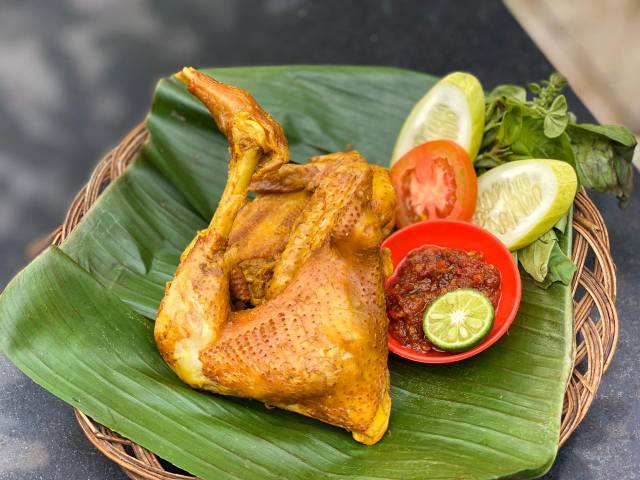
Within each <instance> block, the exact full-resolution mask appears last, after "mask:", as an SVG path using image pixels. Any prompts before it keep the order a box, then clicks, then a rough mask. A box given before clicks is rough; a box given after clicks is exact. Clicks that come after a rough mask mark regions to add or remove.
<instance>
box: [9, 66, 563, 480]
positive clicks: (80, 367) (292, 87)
mask: <svg viewBox="0 0 640 480" xmlns="http://www.w3.org/2000/svg"><path fill="white" fill-rule="evenodd" d="M209 73H211V74H213V75H215V76H216V77H218V78H219V79H221V80H222V81H225V82H229V83H233V84H236V85H239V86H241V87H244V88H246V89H248V90H249V91H251V92H252V93H253V94H254V96H255V97H256V99H257V100H258V101H259V102H260V103H262V105H263V106H264V107H265V108H266V109H267V110H268V111H269V112H270V113H271V114H272V115H273V116H274V118H276V119H277V120H278V121H280V122H281V123H282V124H283V126H284V128H285V131H286V133H287V136H288V139H289V142H290V147H291V152H292V158H293V159H294V160H296V161H300V162H302V161H305V159H306V158H307V157H308V156H309V155H314V154H318V153H323V152H327V151H334V150H342V149H345V148H347V147H353V148H357V149H358V150H360V151H361V152H362V153H364V154H365V156H367V158H368V159H369V160H370V161H372V162H375V163H380V164H383V165H384V164H386V163H387V161H388V158H389V156H390V153H391V149H392V147H393V143H394V140H395V137H396V135H397V132H398V130H399V129H400V126H401V124H402V122H403V119H404V118H405V116H406V115H407V113H408V112H409V110H410V109H411V106H412V105H413V104H414V103H415V101H416V100H418V99H419V98H420V97H421V96H422V95H423V94H424V92H425V91H426V90H427V89H428V88H429V87H430V86H431V85H432V84H433V83H434V81H435V79H434V77H431V76H427V75H424V74H421V73H417V72H410V71H405V70H397V69H388V68H375V67H326V66H322V67H321V66H315V67H308V66H297V67H260V68H233V69H217V70H212V71H210V72H209ZM147 126H148V128H149V131H150V132H151V137H150V140H149V141H148V143H147V144H146V145H145V147H144V149H143V151H142V152H141V154H140V155H139V157H138V158H137V159H136V161H135V163H134V164H133V165H132V166H131V167H130V168H129V169H128V170H127V171H126V172H125V173H124V174H123V175H122V176H121V177H120V178H119V179H118V180H117V181H115V182H114V183H113V184H112V185H111V186H110V187H108V188H107V190H106V191H105V192H104V193H103V195H102V196H101V197H100V199H99V200H98V202H97V203H96V204H95V205H94V207H93V208H92V209H91V211H90V212H89V213H88V214H87V216H86V217H85V218H84V220H83V221H82V222H81V224H80V225H79V226H78V227H77V229H76V230H75V232H74V233H73V234H72V235H71V236H70V237H69V238H68V239H67V241H66V242H65V243H64V244H63V245H62V246H61V248H60V249H58V248H50V249H49V250H47V251H45V252H44V253H43V254H41V255H40V256H39V257H38V258H37V259H36V260H34V261H33V262H32V263H31V264H30V265H28V266H27V267H26V268H25V270H23V271H22V272H21V273H20V274H18V276H17V277H16V278H15V279H14V280H13V281H12V282H11V283H10V284H9V285H8V286H7V288H6V289H5V291H4V293H3V294H2V296H1V297H0V328H1V331H2V335H1V336H0V348H1V349H2V351H3V352H4V353H5V354H6V355H7V356H8V357H9V358H10V359H11V360H12V361H13V362H14V363H15V364H16V365H17V366H18V367H19V368H20V369H22V370H23V371H24V372H25V373H26V374H27V375H29V376H30V377H31V378H32V379H33V380H35V381H36V382H37V383H39V384H40V385H42V386H43V387H44V388H46V389H47V390H49V391H50V392H52V393H53V394H55V395H57V396H58V397H60V398H62V399H63V400H64V401H66V402H68V403H69V404H71V405H73V406H75V407H77V408H80V409H81V410H83V411H84V412H85V413H87V414H88V415H89V416H91V417H93V418H94V419H95V420H96V421H98V422H100V423H102V424H104V425H106V426H107V427H109V428H111V429H113V430H115V431H117V432H119V433H121V434H122V435H124V436H126V437H128V438H130V439H131V440H133V441H135V442H137V443H139V444H141V445H143V446H145V447H147V448H149V449H150V450H152V451H154V452H156V453H157V454H158V455H160V456H161V457H163V458H165V459H166V460H168V461H170V462H172V463H174V464H175V465H177V466H179V467H181V468H183V469H185V470H188V471H190V472H192V473H193V474H195V475H198V476H200V477H201V478H203V479H233V478H242V479H261V480H262V479H278V478H287V479H310V478H323V479H337V478H339V477H344V476H349V477H350V478H354V479H374V478H375V479H381V478H386V479H422V478H425V479H426V478H429V479H462V478H464V479H497V478H522V479H526V478H535V477H537V476H539V475H542V474H543V473H544V472H546V471H547V470H548V468H549V467H550V466H551V464H552V463H553V460H554V458H555V455H556V453H557V442H558V438H559V427H560V415H561V411H562V402H563V396H564V389H565V385H566V382H567V380H568V377H569V374H570V370H571V351H572V310H571V292H570V289H569V288H568V287H565V286H564V285H559V284H556V285H553V286H551V287H550V288H549V289H548V290H542V289H540V288H538V287H536V286H535V284H534V282H533V281H532V280H531V279H530V278H528V277H527V276H526V275H523V301H522V306H521V308H520V311H519V313H518V316H517V318H516V321H515V323H514V324H513V326H512V328H511V329H510V331H509V333H508V335H506V336H505V337H504V338H503V339H502V340H500V341H499V342H498V343H496V344H495V345H494V346H493V347H492V348H490V349H488V350H487V351H485V352H483V353H482V354H480V355H478V356H476V357H474V358H472V359H469V360H466V361H463V362H459V363H456V364H452V365H436V366H429V365H418V364H414V363H411V362H408V361H404V360H402V359H399V358H397V357H393V356H391V357H390V360H389V363H390V368H391V379H392V398H393V408H392V415H391V423H390V428H389V432H388V433H387V435H386V436H385V437H384V438H383V440H382V441H381V442H379V443H378V444H377V445H375V446H371V447H367V446H363V445H360V444H358V443H356V442H354V441H353V439H352V438H351V435H350V434H348V433H347V432H345V431H343V430H340V429H337V428H334V427H331V426H329V425H326V424H323V423H321V422H318V421H315V420H312V419H309V418H306V417H303V416H301V415H296V414H294V413H291V412H285V411H281V410H277V409H275V410H267V409H266V408H265V407H264V406H263V405H262V404H260V403H258V402H255V401H251V400H243V399H236V398H228V397H222V396H215V395H211V394H208V393H203V392H198V391H195V390H192V389H190V388H189V387H187V386H186V385H184V384H182V383H181V382H180V381H179V380H178V379H177V378H176V376H175V375H174V374H173V373H172V372H171V370H170V369H168V368H167V366H166V365H165V364H164V362H163V361H162V359H161V357H160V356H159V354H158V352H157V350H156V348H155V344H154V342H153V319H154V316H155V311H156V308H157V306H158V304H159V302H160V300H161V298H162V295H163V290H164V283H165V282H166V281H167V280H169V279H170V278H171V276H172V274H173V271H174V269H175V267H176V265H177V263H178V257H179V254H180V252H181V251H182V249H183V248H184V247H185V246H186V245H187V243H188V242H189V240H190V239H191V238H192V236H193V235H194V233H195V231H196V230H197V229H199V228H202V227H203V226H204V225H205V224H206V223H207V220H208V218H209V217H210V215H211V214H212V212H213V210H214V209H215V206H216V203H217V200H218V198H219V195H220V193H221V189H222V186H223V185H224V182H225V179H226V158H227V145H226V142H225V140H224V138H223V137H222V136H221V135H220V134H218V133H217V130H216V129H215V125H214V123H213V121H212V120H211V118H210V117H209V115H208V113H207V112H206V111H205V109H204V108H203V107H202V106H201V105H200V104H199V103H198V102H197V101H195V100H194V99H193V98H192V97H191V96H190V95H189V94H188V93H186V91H185V90H184V87H182V86H181V85H180V84H179V83H178V82H176V81H175V80H172V79H164V80H162V81H161V82H160V83H159V85H158V88H157V90H156V93H155V96H154V100H153V105H152V109H151V112H150V114H149V116H148V118H147ZM560 245H561V248H562V249H563V251H565V252H569V251H570V249H571V229H567V232H566V233H565V234H564V235H563V236H562V238H561V239H560Z"/></svg>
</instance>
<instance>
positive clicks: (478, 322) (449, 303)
mask: <svg viewBox="0 0 640 480" xmlns="http://www.w3.org/2000/svg"><path fill="white" fill-rule="evenodd" d="M493 318H494V312H493V305H492V304H491V300H489V298H487V296H486V295H485V294H483V293H482V292H480V291H479V290H475V289H472V288H461V289H458V290H453V291H451V292H448V293H445V294H444V295H442V296H441V297H438V298H436V300H435V301H434V302H433V303H432V304H431V305H430V306H429V308H427V310H426V312H425V313H424V321H423V323H422V328H423V329H424V333H425V335H426V336H427V338H428V339H429V341H430V342H431V343H433V344H434V345H435V346H436V347H437V348H439V349H441V350H444V351H447V352H462V351H465V350H469V349H470V348H472V347H474V346H476V345H477V344H478V343H480V342H481V341H482V340H483V339H484V338H485V337H486V336H487V335H488V334H489V332H490V331H491V327H492V326H493Z"/></svg>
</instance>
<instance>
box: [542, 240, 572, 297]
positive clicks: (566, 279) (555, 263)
mask: <svg viewBox="0 0 640 480" xmlns="http://www.w3.org/2000/svg"><path fill="white" fill-rule="evenodd" d="M575 273H576V266H575V264H574V263H573V262H572V261H571V259H570V258H569V257H568V256H567V255H565V254H564V252H563V251H562V249H561V248H560V246H559V245H558V242H555V243H554V245H553V248H552V249H551V255H550V256H549V264H548V273H547V276H546V278H545V279H544V281H542V282H539V286H540V287H542V288H548V287H549V285H551V284H552V283H555V282H561V283H563V284H564V285H569V284H570V283H571V279H572V278H573V275H574V274H575Z"/></svg>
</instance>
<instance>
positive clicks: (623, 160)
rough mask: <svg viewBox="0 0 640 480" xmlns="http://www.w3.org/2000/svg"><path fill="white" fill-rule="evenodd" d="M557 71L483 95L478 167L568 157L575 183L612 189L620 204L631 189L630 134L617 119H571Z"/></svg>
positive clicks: (502, 86) (481, 168)
mask: <svg viewBox="0 0 640 480" xmlns="http://www.w3.org/2000/svg"><path fill="white" fill-rule="evenodd" d="M566 83H567V82H566V80H565V79H564V77H562V76H561V75H560V74H558V73H554V74H552V75H551V76H550V77H549V79H548V80H544V81H542V82H540V83H539V84H538V83H532V84H530V85H529V91H530V93H531V94H532V95H531V99H527V92H526V90H525V89H524V88H522V87H519V86H517V85H500V86H498V87H496V88H494V89H493V91H491V92H490V93H489V94H488V95H487V98H486V105H485V106H486V111H485V119H486V123H485V132H484V138H483V141H482V145H481V148H480V152H479V154H478V157H477V159H476V163H475V165H476V169H477V170H478V173H483V172H484V171H485V170H487V169H489V168H492V167H495V166H498V165H501V164H503V163H505V162H509V161H512V160H521V159H525V158H553V159H557V160H564V161H566V162H569V163H571V164H572V165H573V166H574V168H575V169H576V172H577V174H578V179H579V180H580V183H581V184H582V185H584V186H585V187H588V188H593V189H594V190H598V191H601V192H607V193H612V194H614V195H616V196H617V197H618V198H619V199H620V204H621V205H624V204H625V203H626V202H627V200H628V198H629V195H630V194H631V190H632V189H633V167H632V165H631V159H632V157H633V150H634V148H635V145H636V139H635V137H634V136H633V134H632V133H631V132H630V131H629V130H628V129H627V128H625V127H623V126H620V125H593V124H588V123H582V124H579V123H576V119H575V116H574V115H573V114H572V113H571V112H570V111H569V110H568V107H567V99H566V98H565V96H564V95H562V90H563V88H564V87H565V86H566Z"/></svg>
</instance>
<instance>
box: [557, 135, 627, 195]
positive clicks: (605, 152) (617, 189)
mask: <svg viewBox="0 0 640 480" xmlns="http://www.w3.org/2000/svg"><path fill="white" fill-rule="evenodd" d="M570 133H571V147H572V149H573V154H574V157H575V166H576V172H577V173H578V178H579V179H580V182H581V183H582V184H583V185H584V186H586V187H588V188H593V189H594V190H597V191H599V192H606V193H612V194H614V195H616V196H617V197H618V198H619V199H620V203H621V205H624V204H625V203H626V201H627V200H628V198H629V196H630V195H631V191H632V190H633V174H634V172H633V165H632V163H631V162H632V159H633V147H632V146H627V145H625V144H621V143H618V142H612V141H611V140H610V137H608V136H606V135H603V134H601V133H596V132H594V131H593V129H592V128H591V127H589V128H587V129H585V128H581V127H580V128H578V127H574V126H572V127H571V129H570Z"/></svg>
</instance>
